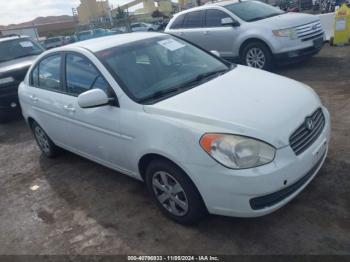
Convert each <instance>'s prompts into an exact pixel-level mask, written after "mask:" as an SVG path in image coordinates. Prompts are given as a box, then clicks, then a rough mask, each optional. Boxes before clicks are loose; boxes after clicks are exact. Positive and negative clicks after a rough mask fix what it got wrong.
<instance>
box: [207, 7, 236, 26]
mask: <svg viewBox="0 0 350 262" xmlns="http://www.w3.org/2000/svg"><path fill="white" fill-rule="evenodd" d="M226 17H230V16H229V15H228V14H226V13H225V12H223V11H220V10H216V9H208V10H206V13H205V26H206V27H221V26H222V25H221V19H223V18H226Z"/></svg>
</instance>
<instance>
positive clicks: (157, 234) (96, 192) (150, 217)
mask: <svg viewBox="0 0 350 262" xmlns="http://www.w3.org/2000/svg"><path fill="white" fill-rule="evenodd" d="M40 167H41V170H42V172H44V176H45V177H46V180H47V181H48V183H49V185H50V187H51V188H52V189H53V190H54V191H55V192H56V194H57V196H58V197H59V198H61V199H64V200H65V202H66V203H67V204H68V205H69V206H70V209H71V210H72V211H74V210H75V211H76V210H80V211H81V212H84V213H85V214H86V216H87V217H89V218H92V219H93V220H95V221H96V222H97V223H98V224H99V225H101V226H102V227H103V228H105V229H106V230H108V231H111V232H113V234H115V235H117V236H118V238H119V239H123V241H124V242H125V243H128V245H129V246H131V247H133V248H136V249H137V250H139V251H142V252H148V253H149V252H150V251H151V252H153V253H159V252H161V251H162V250H164V251H166V250H169V246H172V239H174V238H175V239H182V241H183V243H182V245H180V246H177V247H174V249H173V252H174V253H178V252H180V253H181V252H182V253H183V252H185V253H186V251H187V252H190V253H196V252H199V253H203V252H205V251H206V249H203V248H205V247H206V244H204V245H195V246H194V245H192V244H191V243H193V241H202V242H204V243H207V245H209V244H210V245H211V246H210V250H217V251H220V250H227V249H229V248H230V247H229V246H228V245H231V246H232V248H233V249H232V253H235V252H236V251H237V252H238V250H239V253H241V254H242V253H244V252H248V253H249V252H250V253H251V252H252V250H255V251H256V252H257V253H265V254H266V253H269V250H270V248H272V246H271V245H273V249H274V250H276V248H280V249H281V250H286V248H287V250H288V253H289V252H290V253H292V252H293V251H295V252H297V251H298V248H300V249H301V250H302V249H303V247H302V241H301V240H302V239H303V238H304V239H305V236H303V235H304V234H305V233H308V234H314V232H313V230H314V229H313V228H312V227H311V225H312V224H314V223H316V224H317V223H323V222H322V219H321V220H320V218H321V217H322V216H325V215H326V214H327V209H324V208H323V209H322V208H320V209H318V208H316V209H315V207H314V206H312V205H313V204H311V203H310V201H308V200H309V199H310V198H313V199H314V200H315V201H320V200H319V199H317V197H319V196H320V195H321V192H320V189H319V188H318V184H319V181H320V180H322V177H324V176H325V171H324V170H323V171H321V172H320V174H319V176H320V177H321V178H319V177H317V178H316V179H315V180H314V181H313V182H312V183H311V184H310V185H309V186H308V187H307V188H306V190H305V191H304V192H302V193H301V194H300V195H299V196H298V197H297V198H296V199H294V200H293V201H292V202H291V203H290V204H288V205H287V206H286V207H284V208H282V209H280V210H278V211H276V212H274V213H272V214H270V215H267V216H264V217H258V218H230V217H222V216H214V215H209V216H207V217H206V218H205V219H204V220H203V221H201V222H200V223H199V224H197V225H194V226H182V225H178V224H176V223H174V222H172V221H171V220H169V219H167V218H166V217H164V216H163V215H162V213H161V212H160V210H158V208H157V207H156V205H155V203H153V200H152V199H151V197H150V195H149V194H148V191H147V189H146V187H145V185H144V184H143V182H140V181H137V180H135V179H133V178H130V177H128V176H125V175H122V174H119V173H118V172H115V171H113V170H111V169H108V168H105V167H103V166H101V165H98V164H95V163H93V162H91V161H89V160H86V159H83V158H81V157H79V156H76V155H74V154H71V153H68V152H65V153H64V154H62V155H61V156H60V157H59V158H57V159H55V160H50V159H46V158H44V157H41V158H40ZM328 171H329V170H328ZM322 201H324V200H322ZM317 207H318V206H317ZM304 212H307V213H308V216H304ZM310 218H311V219H312V220H311V221H310V220H309V219H310ZM72 226H73V225H72ZM317 230H320V229H319V228H317ZM291 234H292V237H293V239H294V241H293V240H291V239H290V237H291ZM299 238H300V241H301V242H300V243H298V241H296V242H295V239H299ZM288 239H289V240H288ZM271 241H273V244H272V243H271ZM246 243H249V246H246ZM153 245H156V248H155V246H153ZM213 245H214V246H213ZM251 245H254V247H252V246H251ZM286 245H290V247H286ZM288 248H290V249H288ZM235 249H237V250H236V251H235ZM282 253H283V252H282Z"/></svg>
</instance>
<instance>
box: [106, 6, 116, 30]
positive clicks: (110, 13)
mask: <svg viewBox="0 0 350 262" xmlns="http://www.w3.org/2000/svg"><path fill="white" fill-rule="evenodd" d="M106 1H107V12H108V17H109V21H110V22H111V26H112V27H113V26H114V23H113V17H112V9H111V6H110V5H109V0H106Z"/></svg>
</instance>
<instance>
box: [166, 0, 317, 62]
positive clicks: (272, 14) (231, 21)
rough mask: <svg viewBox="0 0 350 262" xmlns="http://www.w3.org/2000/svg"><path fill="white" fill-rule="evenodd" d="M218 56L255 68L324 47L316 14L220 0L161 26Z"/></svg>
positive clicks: (243, 0)
mask: <svg viewBox="0 0 350 262" xmlns="http://www.w3.org/2000/svg"><path fill="white" fill-rule="evenodd" d="M165 32H166V33H170V34H174V35H177V36H179V37H181V38H184V39H186V40H188V41H190V42H192V43H194V44H196V45H198V46H201V47H202V48H205V49H207V50H209V51H212V50H216V51H218V52H219V53H220V55H221V56H222V57H224V58H225V59H228V60H233V61H236V62H242V63H243V64H245V65H248V66H252V67H255V68H263V69H269V68H270V67H271V66H272V65H273V62H277V63H289V62H294V61H299V60H302V59H305V58H307V57H310V56H312V55H314V54H316V53H318V52H319V51H320V49H321V48H322V46H323V41H324V32H323V29H322V26H321V23H320V19H319V18H318V17H317V16H314V15H310V14H301V13H285V12H284V11H281V10H280V9H278V8H276V7H273V6H270V5H267V4H264V3H262V2H259V1H245V0H242V1H238V0H233V1H223V2H218V3H214V4H207V5H204V6H201V7H196V8H192V9H189V10H186V11H183V12H181V13H178V14H176V15H175V16H174V17H173V18H172V20H171V21H170V22H169V24H168V26H167V27H166V29H165Z"/></svg>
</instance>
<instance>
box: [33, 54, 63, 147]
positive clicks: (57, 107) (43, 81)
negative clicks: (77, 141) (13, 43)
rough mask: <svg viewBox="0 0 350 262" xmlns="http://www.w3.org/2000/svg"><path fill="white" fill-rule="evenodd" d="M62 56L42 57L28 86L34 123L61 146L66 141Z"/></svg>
mask: <svg viewBox="0 0 350 262" xmlns="http://www.w3.org/2000/svg"><path fill="white" fill-rule="evenodd" d="M61 72H62V54H61V53H56V54H52V55H49V56H46V57H44V58H43V59H42V60H41V61H40V62H39V63H38V64H37V65H36V66H35V68H34V69H33V70H32V72H31V74H30V84H29V86H28V101H29V103H30V105H31V108H32V111H33V115H32V117H34V119H35V121H36V122H38V123H39V125H41V127H42V128H43V129H44V130H45V131H46V132H47V134H48V135H49V136H50V138H51V139H52V140H53V141H54V142H55V143H59V144H61V143H62V142H63V141H65V139H66V134H65V130H66V121H65V119H64V117H65V112H64V110H63V105H64V104H65V94H64V87H63V83H62V82H63V81H62V80H63V79H62V74H61Z"/></svg>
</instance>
